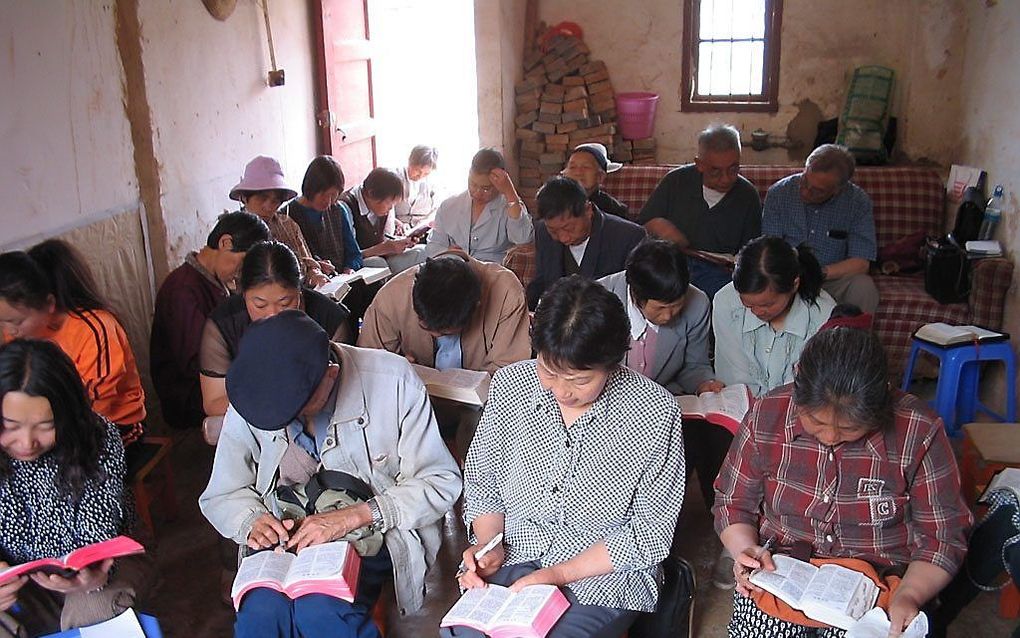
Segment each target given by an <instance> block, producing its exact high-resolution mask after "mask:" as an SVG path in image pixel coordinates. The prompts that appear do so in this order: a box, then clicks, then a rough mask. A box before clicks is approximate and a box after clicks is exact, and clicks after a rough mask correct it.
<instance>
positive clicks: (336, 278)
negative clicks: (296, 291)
mask: <svg viewBox="0 0 1020 638" xmlns="http://www.w3.org/2000/svg"><path fill="white" fill-rule="evenodd" d="M389 276H390V269H389V268H387V267H385V266H381V267H379V268H371V267H365V268H359V269H358V270H355V271H354V272H352V273H340V272H338V273H337V274H335V275H333V276H332V277H330V278H329V281H327V282H326V283H324V284H322V285H321V286H319V287H318V288H316V289H315V290H316V291H317V292H321V293H322V294H324V295H326V296H327V297H332V298H333V299H335V300H336V301H343V298H344V297H346V296H347V293H349V292H350V291H351V285H352V284H353V283H354V282H355V281H364V282H365V283H366V284H374V283H375V282H377V281H382V280H383V279H386V278H387V277H389Z"/></svg>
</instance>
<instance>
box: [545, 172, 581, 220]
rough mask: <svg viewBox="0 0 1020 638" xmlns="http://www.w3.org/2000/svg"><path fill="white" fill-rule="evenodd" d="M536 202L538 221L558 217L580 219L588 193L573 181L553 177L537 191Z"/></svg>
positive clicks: (566, 178) (567, 178)
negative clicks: (566, 216)
mask: <svg viewBox="0 0 1020 638" xmlns="http://www.w3.org/2000/svg"><path fill="white" fill-rule="evenodd" d="M537 202H538V217H539V219H551V218H553V217H559V216H560V215H570V216H571V217H580V216H582V215H584V208H585V204H586V203H588V193H586V192H585V190H584V186H581V184H580V183H579V182H578V181H577V180H575V179H571V178H569V177H562V176H560V177H553V178H550V179H549V181H548V182H546V183H545V186H543V187H542V189H541V190H539V191H538V197H537Z"/></svg>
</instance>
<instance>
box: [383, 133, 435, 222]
mask: <svg viewBox="0 0 1020 638" xmlns="http://www.w3.org/2000/svg"><path fill="white" fill-rule="evenodd" d="M438 162H439V151H438V150H436V147H434V146H427V145H425V144H418V145H417V146H415V147H414V148H412V149H411V154H410V155H409V156H408V157H407V166H402V167H400V168H398V169H395V170H394V171H393V172H394V173H396V174H397V177H399V178H400V182H401V183H402V184H403V186H404V197H403V198H402V199H401V200H400V201H398V202H397V203H396V204H394V205H393V214H394V215H396V217H397V232H398V234H400V235H406V234H407V233H408V232H409V231H411V230H412V229H413V228H414V227H415V226H418V225H419V224H426V223H427V222H429V221H431V220H432V218H433V217H434V216H435V213H436V207H437V206H438V205H439V203H438V202H437V201H436V191H435V187H434V186H433V184H431V183H430V182H429V175H431V174H432V171H434V170H436V167H437V166H438Z"/></svg>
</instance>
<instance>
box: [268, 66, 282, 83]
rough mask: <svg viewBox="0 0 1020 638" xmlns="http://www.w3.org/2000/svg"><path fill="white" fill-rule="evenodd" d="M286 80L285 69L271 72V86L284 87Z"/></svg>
mask: <svg viewBox="0 0 1020 638" xmlns="http://www.w3.org/2000/svg"><path fill="white" fill-rule="evenodd" d="M284 81H285V78H284V76H283V69H277V70H276V71H270V72H269V79H268V82H269V86H283V83H284Z"/></svg>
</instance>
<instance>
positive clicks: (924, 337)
mask: <svg viewBox="0 0 1020 638" xmlns="http://www.w3.org/2000/svg"><path fill="white" fill-rule="evenodd" d="M914 336H915V337H917V338H918V339H920V340H921V341H927V342H928V343H934V344H935V345H937V346H952V345H955V344H958V343H973V342H975V341H1005V340H1006V339H1008V338H1009V335H1007V334H1004V333H1002V332H995V331H994V330H985V329H984V328H979V327H977V326H951V325H949V324H948V323H941V322H938V323H926V324H924V325H923V326H921V327H920V328H918V329H917V332H915V333H914Z"/></svg>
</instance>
